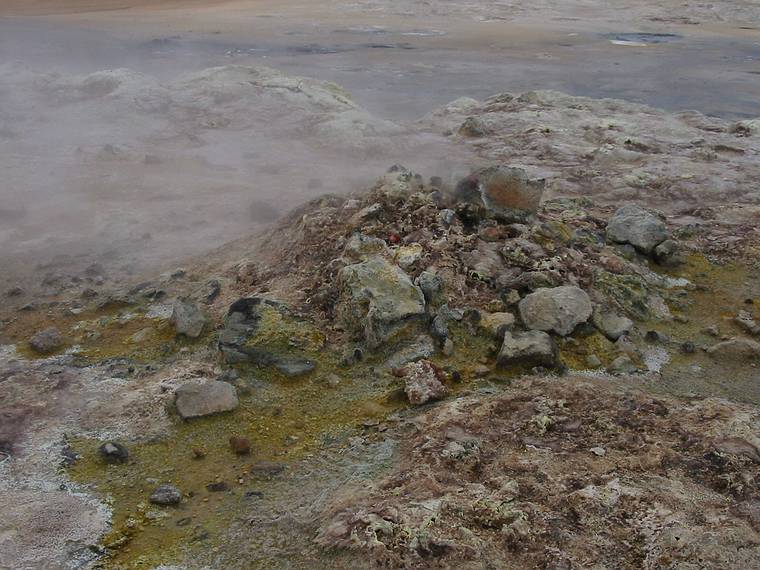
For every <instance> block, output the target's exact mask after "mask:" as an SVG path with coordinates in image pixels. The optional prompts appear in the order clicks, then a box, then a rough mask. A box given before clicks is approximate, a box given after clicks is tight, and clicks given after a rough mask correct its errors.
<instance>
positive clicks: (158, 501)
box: [150, 485, 182, 505]
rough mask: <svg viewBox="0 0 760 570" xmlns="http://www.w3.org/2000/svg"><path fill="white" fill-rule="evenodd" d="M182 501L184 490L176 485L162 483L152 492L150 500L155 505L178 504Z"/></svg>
mask: <svg viewBox="0 0 760 570" xmlns="http://www.w3.org/2000/svg"><path fill="white" fill-rule="evenodd" d="M180 501H182V491H180V490H179V489H177V487H175V486H174V485H160V486H158V487H157V488H156V490H155V491H153V492H152V493H151V494H150V502H151V503H153V504H155V505H178V504H179V503H180Z"/></svg>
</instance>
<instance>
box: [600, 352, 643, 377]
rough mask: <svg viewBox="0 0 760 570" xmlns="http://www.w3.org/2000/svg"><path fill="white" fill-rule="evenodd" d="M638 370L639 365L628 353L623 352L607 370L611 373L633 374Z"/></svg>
mask: <svg viewBox="0 0 760 570" xmlns="http://www.w3.org/2000/svg"><path fill="white" fill-rule="evenodd" d="M637 370H638V367H637V366H636V365H635V364H634V362H633V360H631V358H630V357H629V356H628V355H626V354H622V355H620V356H618V357H617V358H616V359H615V360H613V361H612V363H611V364H610V365H609V366H608V367H607V372H609V373H610V374H633V373H634V372H636V371H637Z"/></svg>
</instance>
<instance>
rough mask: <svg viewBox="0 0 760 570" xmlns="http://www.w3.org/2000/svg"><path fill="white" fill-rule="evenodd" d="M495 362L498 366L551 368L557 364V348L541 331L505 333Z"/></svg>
mask: <svg viewBox="0 0 760 570" xmlns="http://www.w3.org/2000/svg"><path fill="white" fill-rule="evenodd" d="M497 362H498V365H499V366H508V365H510V364H519V365H523V366H546V367H548V368H551V367H553V366H555V365H556V364H557V347H556V345H555V344H554V341H553V340H552V337H550V336H549V335H548V334H547V333H545V332H543V331H526V332H515V333H513V332H510V331H506V332H505V333H504V340H503V341H502V345H501V350H500V351H499V357H498V360H497Z"/></svg>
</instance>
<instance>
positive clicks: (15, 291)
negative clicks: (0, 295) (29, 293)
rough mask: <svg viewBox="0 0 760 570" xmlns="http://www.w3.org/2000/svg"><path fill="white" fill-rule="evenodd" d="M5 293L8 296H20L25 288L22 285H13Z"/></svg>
mask: <svg viewBox="0 0 760 570" xmlns="http://www.w3.org/2000/svg"><path fill="white" fill-rule="evenodd" d="M5 294H6V295H7V296H8V297H19V296H21V295H23V294H24V290H23V289H22V288H21V287H11V288H10V289H8V290H7V291H6V292H5Z"/></svg>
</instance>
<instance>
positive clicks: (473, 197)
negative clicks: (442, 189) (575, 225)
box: [455, 166, 546, 223]
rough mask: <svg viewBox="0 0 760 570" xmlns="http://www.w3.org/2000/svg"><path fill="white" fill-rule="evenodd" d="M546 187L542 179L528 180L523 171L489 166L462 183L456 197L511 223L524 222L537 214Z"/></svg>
mask: <svg viewBox="0 0 760 570" xmlns="http://www.w3.org/2000/svg"><path fill="white" fill-rule="evenodd" d="M545 187H546V182H545V181H544V180H531V179H530V178H529V177H528V173H527V172H525V170H523V169H522V168H514V167H509V166H492V167H489V168H484V169H482V170H479V171H477V172H475V173H473V174H471V175H470V176H468V177H467V178H465V179H464V180H461V181H460V182H459V183H458V184H457V187H456V190H455V195H456V197H457V198H458V199H459V200H463V201H466V202H470V203H475V204H478V205H482V206H483V207H484V208H485V209H486V211H488V212H489V213H490V214H491V215H492V216H493V217H495V218H497V219H499V220H501V221H503V222H506V223H510V222H521V221H525V220H526V219H528V218H529V217H530V216H532V215H533V214H535V213H536V212H537V211H538V207H539V205H540V204H541V197H542V196H543V193H544V188H545Z"/></svg>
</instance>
